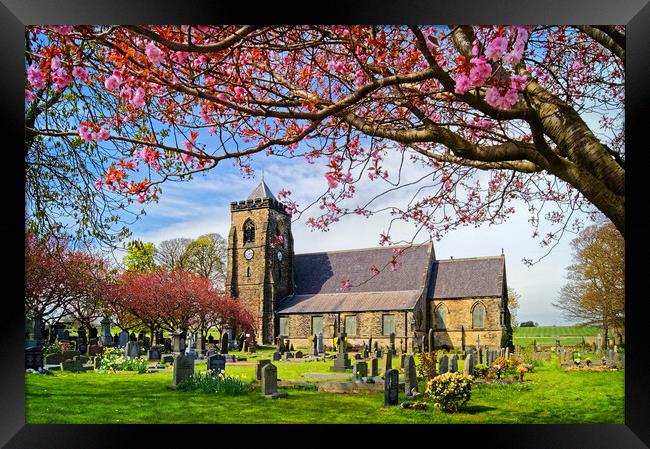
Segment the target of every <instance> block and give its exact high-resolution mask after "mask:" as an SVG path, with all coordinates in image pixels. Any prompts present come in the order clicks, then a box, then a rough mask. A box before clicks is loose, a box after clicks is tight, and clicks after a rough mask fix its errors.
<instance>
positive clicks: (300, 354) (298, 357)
mask: <svg viewBox="0 0 650 449" xmlns="http://www.w3.org/2000/svg"><path fill="white" fill-rule="evenodd" d="M303 355H304V354H303V353H302V351H296V354H295V357H296V358H297V359H302V356H303Z"/></svg>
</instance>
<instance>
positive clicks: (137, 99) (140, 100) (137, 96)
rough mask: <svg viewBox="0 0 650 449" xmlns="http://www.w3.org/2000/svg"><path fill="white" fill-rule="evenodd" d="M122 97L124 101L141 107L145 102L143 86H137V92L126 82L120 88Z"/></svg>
mask: <svg viewBox="0 0 650 449" xmlns="http://www.w3.org/2000/svg"><path fill="white" fill-rule="evenodd" d="M120 98H121V99H122V101H128V102H129V103H131V105H132V106H134V107H136V108H141V107H142V106H144V103H145V101H144V100H145V92H144V89H143V88H142V87H137V88H136V89H135V92H134V91H133V90H132V89H131V87H129V86H127V85H126V84H125V85H124V86H122V89H120Z"/></svg>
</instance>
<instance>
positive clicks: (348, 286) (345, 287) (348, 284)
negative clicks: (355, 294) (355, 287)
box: [342, 279, 351, 290]
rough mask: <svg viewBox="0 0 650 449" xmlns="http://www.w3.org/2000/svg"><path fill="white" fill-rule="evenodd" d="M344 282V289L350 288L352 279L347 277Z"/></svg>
mask: <svg viewBox="0 0 650 449" xmlns="http://www.w3.org/2000/svg"><path fill="white" fill-rule="evenodd" d="M342 284H343V290H350V286H351V285H350V280H349V279H346V280H345V281H343V282H342Z"/></svg>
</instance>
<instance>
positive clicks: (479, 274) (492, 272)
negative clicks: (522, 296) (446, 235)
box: [427, 256, 506, 299]
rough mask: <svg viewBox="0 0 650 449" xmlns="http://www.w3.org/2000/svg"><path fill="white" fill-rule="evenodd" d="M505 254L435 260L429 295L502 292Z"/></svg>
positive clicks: (492, 293)
mask: <svg viewBox="0 0 650 449" xmlns="http://www.w3.org/2000/svg"><path fill="white" fill-rule="evenodd" d="M505 270H506V264H505V257H504V256H494V257H473V258H467V259H445V260H436V261H434V263H433V267H432V269H431V277H430V279H429V291H428V293H427V298H429V299H431V298H432V299H451V298H468V297H481V296H501V294H502V292H503V286H504V283H505V282H506V274H505Z"/></svg>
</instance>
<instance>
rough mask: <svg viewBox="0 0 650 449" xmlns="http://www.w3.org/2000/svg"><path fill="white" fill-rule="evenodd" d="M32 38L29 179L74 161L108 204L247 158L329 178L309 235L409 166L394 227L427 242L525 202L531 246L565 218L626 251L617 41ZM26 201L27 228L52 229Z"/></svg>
mask: <svg viewBox="0 0 650 449" xmlns="http://www.w3.org/2000/svg"><path fill="white" fill-rule="evenodd" d="M27 42H28V50H27V54H26V71H27V79H26V86H25V87H26V90H25V95H26V102H27V115H26V136H27V137H26V144H25V145H26V147H25V151H26V154H27V160H28V161H29V164H28V165H29V167H30V169H33V170H34V171H35V173H37V172H38V171H39V170H43V168H41V166H39V165H37V164H36V163H32V162H31V161H33V160H35V159H36V154H41V153H42V154H44V155H47V156H48V157H51V156H52V155H53V154H55V153H56V152H57V151H61V148H65V149H68V150H67V151H70V149H74V154H75V155H78V156H77V159H75V161H74V162H71V163H72V164H73V165H74V164H77V165H78V166H79V167H81V168H80V169H79V170H77V171H76V172H78V176H80V177H81V178H83V179H84V182H85V185H88V184H89V183H94V188H95V189H96V191H97V192H102V193H105V194H107V195H110V197H111V198H122V199H123V201H127V202H128V201H133V200H137V201H139V202H141V203H145V202H148V201H155V200H156V199H157V198H158V196H159V194H160V193H161V186H162V185H163V184H164V183H165V182H167V181H169V180H174V179H181V180H187V179H190V178H191V177H192V176H193V175H195V174H197V173H200V172H203V171H206V170H212V169H215V168H217V167H218V165H219V164H220V163H223V162H224V161H225V160H227V159H229V160H232V161H233V163H234V164H236V166H238V167H239V168H240V169H241V170H242V173H243V174H244V175H250V174H252V173H253V167H252V165H251V164H252V156H253V155H254V154H257V153H261V154H267V155H269V156H274V157H284V158H303V159H305V161H306V162H307V163H311V164H316V163H318V164H319V165H321V166H325V167H326V170H327V171H326V172H325V175H324V178H325V179H323V183H324V187H325V188H326V191H325V193H324V194H323V195H320V196H319V197H318V198H317V199H316V200H315V201H314V203H312V204H313V205H317V206H318V207H319V208H318V209H313V210H315V211H316V212H315V213H313V214H311V215H310V216H309V217H308V220H307V222H308V223H309V224H310V225H311V226H312V227H314V228H317V229H327V228H328V227H329V226H330V225H331V224H332V223H334V222H337V221H339V220H340V219H341V218H342V217H344V216H346V215H351V214H360V215H363V216H369V215H371V214H373V213H377V210H374V209H373V207H374V204H373V200H371V201H369V202H368V203H367V204H355V203H354V197H355V194H356V193H357V191H356V188H357V185H358V184H359V181H360V180H361V179H363V178H366V179H369V180H371V181H372V182H380V183H384V185H385V186H386V191H390V190H393V189H397V188H400V187H403V185H404V183H403V181H402V170H403V169H405V167H408V166H409V164H416V165H418V166H420V167H424V168H425V169H426V170H427V171H428V174H427V176H425V178H423V179H422V180H420V181H422V182H423V183H424V184H423V185H421V187H420V189H419V190H418V193H419V195H418V196H417V197H415V198H414V199H413V201H412V202H410V203H409V204H408V206H406V207H392V208H390V210H389V212H390V214H391V216H392V219H400V220H406V221H410V222H414V223H415V224H416V225H417V226H418V227H419V229H421V230H424V231H426V232H428V233H429V234H430V235H431V237H432V238H436V239H440V238H441V237H442V236H443V235H444V234H445V233H446V232H449V231H450V230H453V229H455V228H457V227H460V226H467V225H473V226H478V225H481V224H484V223H488V224H496V223H501V222H503V221H504V220H506V219H507V218H508V217H510V216H511V215H512V214H514V213H515V210H516V208H515V206H516V205H519V204H523V205H524V208H525V209H527V212H528V213H529V214H530V220H529V221H530V222H531V224H532V226H533V228H534V230H533V234H532V235H533V237H534V238H538V237H539V238H540V242H541V244H542V245H547V246H549V245H552V244H554V243H556V242H557V241H558V239H559V238H561V236H562V235H563V234H564V233H565V231H567V230H568V231H571V232H577V231H578V230H579V229H580V228H581V227H582V226H583V225H584V224H583V223H582V222H581V221H580V220H579V219H576V216H577V215H578V214H577V212H578V211H582V212H585V213H587V214H589V215H590V216H592V217H593V216H595V215H597V214H598V212H600V213H602V214H604V215H605V216H607V217H608V218H609V219H610V220H611V221H612V222H613V223H614V225H615V227H616V229H617V230H618V231H619V232H620V233H621V234H622V235H624V225H625V147H624V144H625V138H624V132H623V111H624V109H623V102H624V81H625V76H624V65H625V29H624V27H618V26H617V27H613V26H575V27H571V26H448V27H439V26H410V27H407V26H386V27H377V26H297V27H295V26H291V27H290V26H273V27H262V26H259V27H258V26H242V27H238V26H50V27H39V26H34V27H28V28H27ZM39 152H40V153H39ZM68 155H70V154H69V153H68ZM389 156H397V157H398V158H399V159H400V160H401V163H400V165H399V167H400V168H399V170H398V171H397V172H393V171H391V172H390V173H389V172H388V171H387V169H386V166H385V165H386V164H385V163H386V160H387V158H388V157H389ZM39 157H41V158H42V157H44V156H39ZM88 167H92V169H91V168H88ZM45 170H50V171H53V168H50V167H48V168H46V169H45ZM93 176H96V177H95V178H94V179H91V177H93ZM28 180H30V178H29V177H28ZM30 182H32V183H35V184H34V185H35V186H40V185H41V184H42V183H39V182H40V181H38V179H37V178H36V177H34V178H33V179H31V181H30ZM28 184H29V182H28ZM47 187H48V189H51V190H52V191H54V192H56V191H57V188H60V186H57V185H56V183H49V184H47ZM37 190H38V189H37V188H36V187H34V186H29V185H28V192H33V193H30V195H31V196H30V195H28V197H29V199H30V201H31V203H32V204H34V207H33V209H32V213H31V216H33V217H35V218H34V220H33V222H34V223H35V224H34V226H35V227H37V226H39V225H41V226H45V224H44V220H45V218H43V217H47V218H48V219H51V220H52V221H53V223H56V222H57V220H56V219H55V218H53V217H51V216H50V215H48V211H47V210H45V209H43V208H42V207H39V202H38V199H39V195H40V194H41V193H40V192H38V191H37ZM279 198H280V199H281V200H282V201H283V202H284V203H285V204H286V206H287V210H288V211H289V212H290V213H293V214H296V215H297V216H300V215H301V214H303V213H307V212H308V211H311V210H312V209H311V208H310V207H309V206H310V205H300V204H297V203H296V201H295V199H293V196H292V194H291V192H290V191H289V190H287V189H284V190H282V191H281V192H280V193H279ZM100 203H101V202H100ZM309 213H311V212H309ZM542 221H544V222H547V223H548V226H550V228H551V230H550V231H549V232H548V233H546V234H545V235H540V230H541V229H542V228H541V227H540V223H541V222H542ZM85 225H90V224H89V223H85V224H84V222H83V221H82V222H81V223H80V224H79V227H80V228H83V226H85ZM390 242H391V236H390V227H389V228H388V230H387V231H386V232H385V233H384V234H383V235H382V236H381V237H380V243H382V244H385V243H390Z"/></svg>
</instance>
